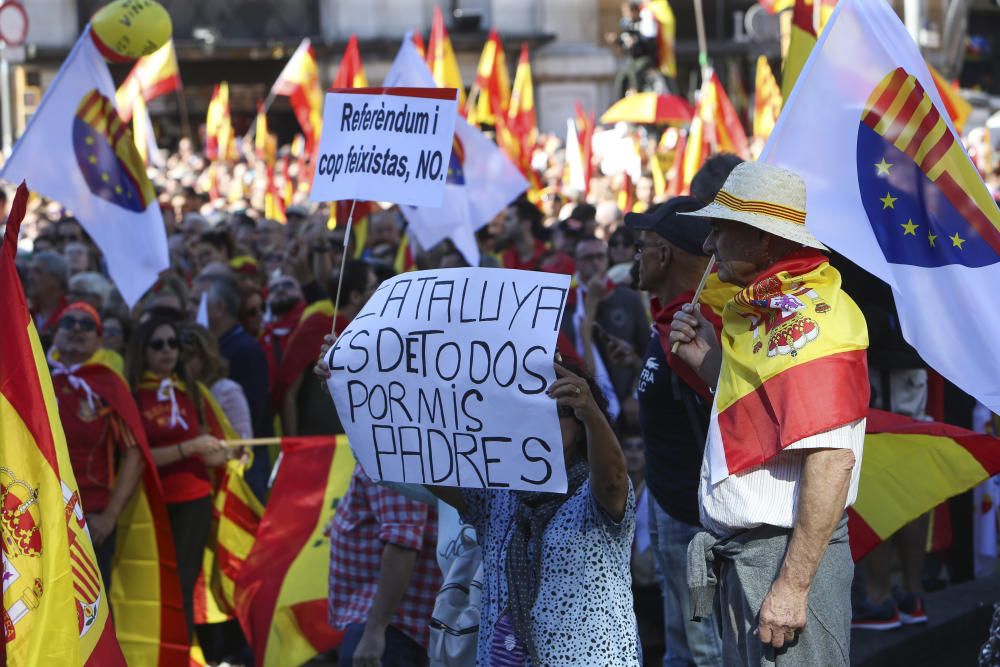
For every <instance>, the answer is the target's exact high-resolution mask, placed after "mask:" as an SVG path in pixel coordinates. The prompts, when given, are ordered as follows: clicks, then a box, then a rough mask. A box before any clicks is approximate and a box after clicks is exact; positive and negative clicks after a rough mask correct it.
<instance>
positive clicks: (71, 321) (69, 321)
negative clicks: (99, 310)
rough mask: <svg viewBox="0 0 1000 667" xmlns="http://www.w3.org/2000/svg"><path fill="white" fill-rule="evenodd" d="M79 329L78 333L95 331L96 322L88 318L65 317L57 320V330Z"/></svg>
mask: <svg viewBox="0 0 1000 667" xmlns="http://www.w3.org/2000/svg"><path fill="white" fill-rule="evenodd" d="M77 327H79V328H80V331H97V322H95V321H94V320H92V319H90V318H89V317H70V316H68V315H67V316H66V317H63V318H62V319H60V320H59V328H60V329H63V330H64V331H72V330H73V329H75V328H77Z"/></svg>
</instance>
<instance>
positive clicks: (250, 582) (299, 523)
mask: <svg viewBox="0 0 1000 667" xmlns="http://www.w3.org/2000/svg"><path fill="white" fill-rule="evenodd" d="M354 466H355V461H354V456H353V455H352V454H351V448H350V446H349V445H348V443H347V438H346V437H345V436H342V435H339V436H336V438H334V437H333V436H314V437H306V438H282V439H281V463H280V467H279V468H278V474H277V477H276V479H275V482H274V487H273V488H272V489H271V497H270V499H269V500H268V503H267V508H266V509H265V511H264V516H263V518H262V519H261V522H260V526H259V528H258V530H257V539H256V541H255V542H254V545H253V548H252V549H251V551H250V555H249V556H247V558H246V560H245V561H244V562H243V567H242V570H241V571H240V574H239V576H238V577H237V580H236V591H235V596H236V616H237V618H239V621H240V624H241V625H242V626H243V632H244V634H245V635H246V637H247V640H248V641H249V642H250V646H251V647H252V648H253V652H254V661H255V664H256V665H258V667H261V666H263V665H267V667H297V666H298V665H301V664H302V663H304V662H306V661H307V660H309V659H310V658H312V657H314V656H315V655H317V654H319V653H322V652H324V651H328V650H330V649H332V648H335V647H337V646H338V645H339V644H340V640H341V636H342V633H340V632H338V631H336V630H334V629H333V628H331V627H330V626H329V624H327V621H326V619H327V599H326V591H327V588H328V574H329V566H330V540H329V536H328V535H326V534H325V533H324V529H325V527H326V525H327V524H328V523H329V521H330V519H331V517H332V516H333V514H334V512H335V511H336V508H337V504H338V503H339V502H340V500H341V499H342V498H343V497H344V494H346V493H347V488H348V486H349V485H350V481H351V474H352V472H353V471H354Z"/></svg>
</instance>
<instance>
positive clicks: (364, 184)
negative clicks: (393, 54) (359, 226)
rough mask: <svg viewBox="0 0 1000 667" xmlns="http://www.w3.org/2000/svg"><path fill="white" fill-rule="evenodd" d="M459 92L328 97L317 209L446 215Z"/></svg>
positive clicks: (367, 91) (380, 91)
mask: <svg viewBox="0 0 1000 667" xmlns="http://www.w3.org/2000/svg"><path fill="white" fill-rule="evenodd" d="M457 95H458V93H457V91H456V90H455V89H454V88H347V89H338V90H334V91H332V92H329V93H327V94H326V99H325V101H324V103H323V134H322V137H321V138H320V142H319V151H318V153H317V156H316V172H315V174H314V177H313V186H312V192H311V193H310V195H309V196H310V198H311V199H312V200H313V201H337V200H341V199H363V200H376V201H391V202H395V203H397V204H409V205H411V206H431V207H440V206H441V201H442V199H443V198H444V185H445V179H446V178H447V176H448V168H449V164H450V162H451V146H452V143H453V141H454V137H455V118H456V116H457V114H458V99H457Z"/></svg>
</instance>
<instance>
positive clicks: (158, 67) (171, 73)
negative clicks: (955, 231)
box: [115, 39, 181, 122]
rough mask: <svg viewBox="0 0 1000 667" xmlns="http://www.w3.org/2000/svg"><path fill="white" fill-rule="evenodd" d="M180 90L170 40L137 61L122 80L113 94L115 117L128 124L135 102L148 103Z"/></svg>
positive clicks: (177, 71) (175, 53)
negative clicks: (138, 100) (141, 100)
mask: <svg viewBox="0 0 1000 667" xmlns="http://www.w3.org/2000/svg"><path fill="white" fill-rule="evenodd" d="M180 87H181V74H180V68H179V67H178V66H177V51H175V50H174V40H172V39H170V40H167V43H166V44H164V45H163V46H161V47H160V48H158V49H157V50H156V51H153V52H152V53H151V54H149V55H148V56H143V57H142V58H139V60H138V61H136V63H135V67H133V68H132V71H131V72H129V74H128V76H127V77H125V81H123V82H122V85H121V86H119V88H118V91H117V92H116V93H115V106H116V107H118V115H120V116H121V118H122V120H123V121H125V122H128V120H129V119H130V118H131V117H132V109H133V108H134V106H135V102H136V100H137V99H139V98H141V99H143V100H145V101H146V102H149V101H150V100H154V99H156V98H157V97H160V96H161V95H166V94H167V93H172V92H173V91H175V90H178V89H179V88H180Z"/></svg>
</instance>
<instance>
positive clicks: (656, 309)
mask: <svg viewBox="0 0 1000 667" xmlns="http://www.w3.org/2000/svg"><path fill="white" fill-rule="evenodd" d="M693 298H694V291H688V292H684V293H683V294H680V295H678V296H677V297H676V298H674V300H673V301H671V302H670V303H668V304H667V305H666V306H663V305H661V304H660V301H659V299H657V298H655V297H654V298H653V300H652V302H651V303H650V309H651V310H652V312H653V330H654V331H656V335H657V337H659V339H660V345H661V346H662V347H663V355H664V356H665V357H666V359H667V364H669V365H670V370H672V371H673V372H674V373H675V374H676V375H677V377H679V378H680V379H681V380H683V381H684V384H686V385H687V386H688V387H690V388H691V389H693V390H695V391H696V392H698V393H699V394H700V395H701V396H702V397H703V398H705V399H706V400H709V401H711V400H712V392H710V391H709V389H708V385H707V384H705V382H704V380H702V379H701V378H700V377H698V374H697V373H696V372H695V371H694V369H693V368H691V367H690V366H688V365H687V364H686V363H684V361H682V360H681V358H680V357H678V356H677V355H676V354H674V353H673V352H671V351H670V347H671V345H670V325H671V323H672V322H673V320H674V314H675V313H676V312H677V311H678V310H680V309H681V307H682V306H684V304H687V303H691V299H693ZM699 307H700V308H701V314H702V315H704V316H705V319H707V320H708V321H709V322H711V323H712V326H713V327H714V328H715V337H716V338H719V336H721V335H722V318H720V317H719V316H718V315H717V314H716V313H715V311H713V310H712V309H711V308H710V307H709V306H707V305H705V304H703V303H702V304H699Z"/></svg>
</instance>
